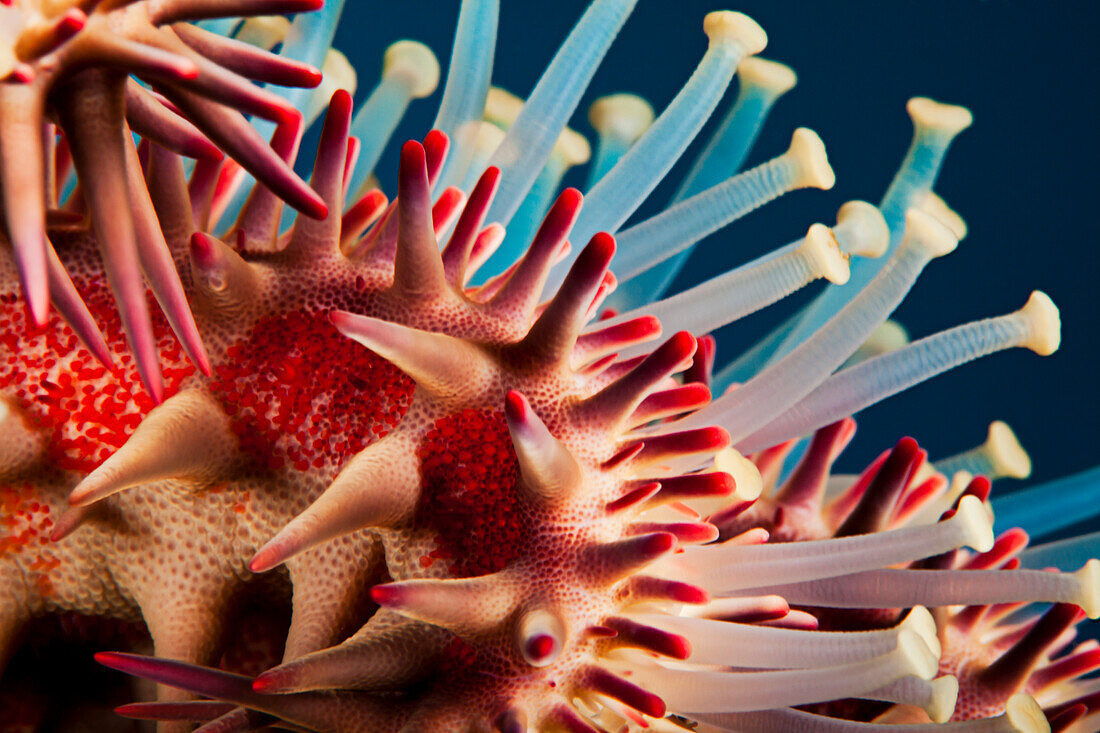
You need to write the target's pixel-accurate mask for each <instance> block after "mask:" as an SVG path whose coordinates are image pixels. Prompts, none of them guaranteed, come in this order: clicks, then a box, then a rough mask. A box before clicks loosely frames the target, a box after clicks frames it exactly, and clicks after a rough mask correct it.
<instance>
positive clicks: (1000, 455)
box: [985, 420, 1031, 479]
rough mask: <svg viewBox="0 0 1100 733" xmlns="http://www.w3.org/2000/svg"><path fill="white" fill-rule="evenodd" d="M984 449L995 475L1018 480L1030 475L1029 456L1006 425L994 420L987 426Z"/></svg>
mask: <svg viewBox="0 0 1100 733" xmlns="http://www.w3.org/2000/svg"><path fill="white" fill-rule="evenodd" d="M985 447H986V452H987V453H988V454H989V459H990V461H992V463H993V470H994V471H996V472H997V473H999V474H1001V475H1003V476H1009V477H1011V478H1020V479H1023V478H1027V477H1028V476H1030V475H1031V456H1029V455H1028V454H1027V451H1026V450H1024V447H1023V446H1022V445H1020V440H1019V438H1017V437H1016V433H1015V432H1013V430H1012V428H1010V427H1009V426H1008V423H1006V422H1003V421H1002V420H994V421H993V422H991V423H990V424H989V436H988V437H987V438H986V441H985Z"/></svg>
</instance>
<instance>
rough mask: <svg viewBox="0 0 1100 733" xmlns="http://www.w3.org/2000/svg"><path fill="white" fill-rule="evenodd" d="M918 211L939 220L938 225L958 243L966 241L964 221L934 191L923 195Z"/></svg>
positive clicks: (966, 230)
mask: <svg viewBox="0 0 1100 733" xmlns="http://www.w3.org/2000/svg"><path fill="white" fill-rule="evenodd" d="M920 210H921V211H923V212H924V213H926V214H931V215H932V216H934V217H936V218H937V219H939V220H940V223H942V224H943V225H944V226H946V227H947V228H948V229H950V230H951V232H952V233H953V234H954V235H955V239H958V240H959V241H962V240H963V239H966V235H967V232H968V231H969V230H968V229H967V226H966V220H965V219H963V218H962V217H961V216H959V213H958V212H957V211H955V210H954V209H952V208H951V207H950V206H948V205H947V202H946V201H944V200H943V199H942V198H941V197H940V196H939V195H938V194H936V193H935V192H934V191H929V192H928V193H926V194H925V195H924V198H923V199H922V200H921V202H920Z"/></svg>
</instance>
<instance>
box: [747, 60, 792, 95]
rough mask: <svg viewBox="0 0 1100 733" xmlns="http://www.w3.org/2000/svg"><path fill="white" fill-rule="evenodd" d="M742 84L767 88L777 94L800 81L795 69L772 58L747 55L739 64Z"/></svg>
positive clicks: (784, 91)
mask: <svg viewBox="0 0 1100 733" xmlns="http://www.w3.org/2000/svg"><path fill="white" fill-rule="evenodd" d="M737 78H738V79H740V80H741V84H744V85H752V86H754V87H757V88H760V89H767V90H768V91H770V92H771V93H772V94H774V95H775V96H777V97H778V96H779V95H780V94H786V93H787V92H789V91H790V90H791V89H793V88H794V85H795V84H797V83H798V75H797V74H795V73H794V69H792V68H791V67H789V66H787V65H786V64H781V63H779V62H778V61H772V60H771V59H763V58H760V57H759V56H747V57H745V58H744V59H743V60H742V61H741V63H740V64H739V65H738V66H737Z"/></svg>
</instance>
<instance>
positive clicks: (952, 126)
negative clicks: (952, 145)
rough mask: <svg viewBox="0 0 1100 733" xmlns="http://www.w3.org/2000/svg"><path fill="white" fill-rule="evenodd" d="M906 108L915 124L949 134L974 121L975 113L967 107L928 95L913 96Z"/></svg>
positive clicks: (961, 129)
mask: <svg viewBox="0 0 1100 733" xmlns="http://www.w3.org/2000/svg"><path fill="white" fill-rule="evenodd" d="M905 109H906V110H907V111H908V112H909V116H910V117H911V118H913V124H914V125H916V126H918V127H926V128H930V129H934V130H942V131H943V132H945V133H947V134H949V135H957V134H959V133H960V132H962V131H963V130H965V129H966V128H968V127H970V125H971V123H973V122H974V115H972V114H971V113H970V110H968V109H967V108H966V107H962V106H959V105H957V104H944V103H943V102H937V101H935V100H933V99H929V98H928V97H913V98H912V99H910V100H909V103H908V104H906V105H905Z"/></svg>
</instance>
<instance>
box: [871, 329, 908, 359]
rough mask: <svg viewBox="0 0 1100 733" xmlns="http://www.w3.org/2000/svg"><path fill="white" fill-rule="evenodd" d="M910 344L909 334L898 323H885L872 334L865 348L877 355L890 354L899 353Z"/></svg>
mask: <svg viewBox="0 0 1100 733" xmlns="http://www.w3.org/2000/svg"><path fill="white" fill-rule="evenodd" d="M908 343H909V333H908V332H907V331H906V330H905V326H902V325H901V324H900V323H898V322H897V321H884V322H883V324H882V325H881V326H879V327H878V328H876V329H875V330H874V331H872V332H871V335H870V336H868V337H867V341H865V342H864V344H863V345H864V347H866V348H868V349H870V350H871V351H873V352H874V353H876V354H888V353H890V352H891V351H897V350H898V349H900V348H901V347H903V346H905V345H906V344H908Z"/></svg>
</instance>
